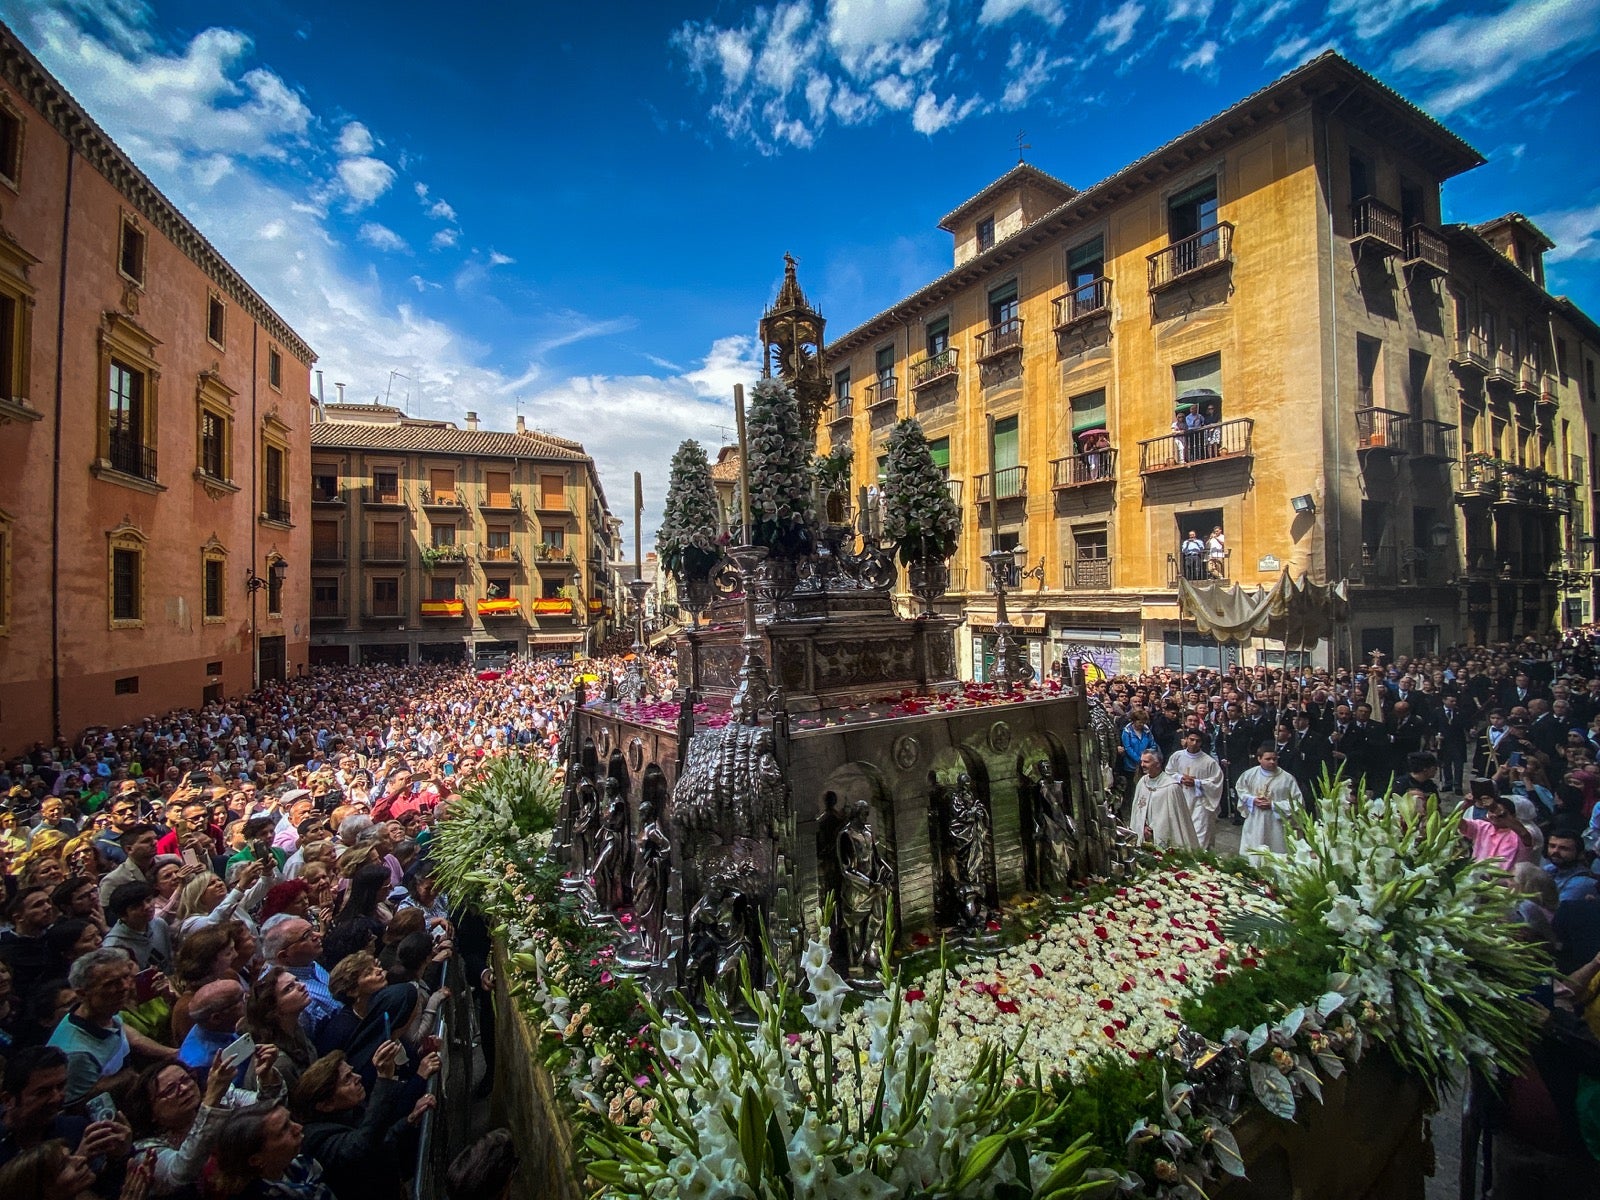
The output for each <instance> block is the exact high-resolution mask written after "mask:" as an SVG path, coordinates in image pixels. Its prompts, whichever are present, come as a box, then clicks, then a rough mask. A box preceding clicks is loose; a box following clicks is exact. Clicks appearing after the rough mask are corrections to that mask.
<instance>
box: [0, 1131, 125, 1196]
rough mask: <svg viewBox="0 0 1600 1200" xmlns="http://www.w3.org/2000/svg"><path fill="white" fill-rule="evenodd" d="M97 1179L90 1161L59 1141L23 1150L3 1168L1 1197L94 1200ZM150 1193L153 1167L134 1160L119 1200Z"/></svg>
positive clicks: (54, 1140)
mask: <svg viewBox="0 0 1600 1200" xmlns="http://www.w3.org/2000/svg"><path fill="white" fill-rule="evenodd" d="M94 1182H95V1176H94V1171H93V1170H92V1169H91V1168H90V1166H89V1163H88V1160H87V1159H85V1158H84V1157H83V1155H81V1154H76V1153H74V1152H73V1151H72V1150H70V1149H68V1148H67V1144H66V1143H65V1142H63V1141H62V1140H61V1139H60V1138H55V1139H53V1140H52V1141H48V1142H44V1143H42V1144H41V1145H38V1146H35V1147H34V1148H33V1149H31V1150H24V1151H23V1152H22V1153H21V1154H19V1155H17V1156H16V1157H15V1158H13V1159H12V1160H11V1161H10V1162H8V1163H6V1165H5V1166H3V1167H0V1196H5V1197H8V1198H9V1197H12V1196H16V1197H19V1198H20V1197H26V1198H27V1200H95V1192H94ZM149 1193H150V1168H149V1166H148V1165H146V1164H145V1163H144V1162H143V1161H141V1160H135V1162H134V1164H133V1166H132V1167H130V1168H129V1169H128V1173H127V1175H125V1176H124V1177H123V1184H122V1192H121V1193H120V1200H144V1197H145V1196H147V1195H149Z"/></svg>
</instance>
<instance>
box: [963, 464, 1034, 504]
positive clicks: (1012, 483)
mask: <svg viewBox="0 0 1600 1200" xmlns="http://www.w3.org/2000/svg"><path fill="white" fill-rule="evenodd" d="M994 475H995V492H994V498H995V499H996V500H1020V499H1021V498H1022V497H1024V496H1026V495H1027V494H1028V468H1027V467H1001V468H1000V469H999V470H998V471H996V472H995V473H994ZM973 482H974V483H975V484H976V485H977V493H978V494H977V503H979V504H987V503H988V502H989V476H988V475H987V474H984V475H975V476H973Z"/></svg>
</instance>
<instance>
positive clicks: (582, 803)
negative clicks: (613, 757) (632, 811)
mask: <svg viewBox="0 0 1600 1200" xmlns="http://www.w3.org/2000/svg"><path fill="white" fill-rule="evenodd" d="M572 809H573V812H572V846H573V850H574V852H575V857H574V859H573V865H574V866H575V867H577V868H578V873H579V874H580V875H587V874H588V873H589V867H590V864H591V863H593V862H594V852H595V842H596V840H597V839H598V837H599V833H600V797H599V795H598V794H597V793H596V792H595V790H594V781H593V780H591V779H589V778H587V777H583V778H580V779H579V780H578V789H577V792H576V793H575V794H574V795H573V798H572Z"/></svg>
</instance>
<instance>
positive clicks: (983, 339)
mask: <svg viewBox="0 0 1600 1200" xmlns="http://www.w3.org/2000/svg"><path fill="white" fill-rule="evenodd" d="M1014 350H1015V351H1017V352H1019V353H1020V352H1021V350H1022V318H1021V317H1007V318H1006V319H1005V320H1004V321H1001V322H999V323H998V324H996V325H991V326H989V328H987V329H985V330H983V331H981V332H980V333H979V334H978V361H979V362H989V361H990V360H991V359H995V358H999V357H1000V356H1001V355H1002V354H1009V353H1011V352H1012V351H1014Z"/></svg>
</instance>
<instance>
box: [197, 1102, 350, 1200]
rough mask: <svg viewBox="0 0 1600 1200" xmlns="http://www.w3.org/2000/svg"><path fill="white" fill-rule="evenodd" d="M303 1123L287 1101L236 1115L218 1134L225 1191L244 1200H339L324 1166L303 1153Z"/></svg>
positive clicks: (218, 1179) (221, 1192)
mask: <svg viewBox="0 0 1600 1200" xmlns="http://www.w3.org/2000/svg"><path fill="white" fill-rule="evenodd" d="M302 1134H303V1131H302V1130H301V1128H300V1126H299V1125H298V1124H296V1123H295V1120H294V1118H293V1117H291V1116H290V1115H289V1110H288V1109H287V1108H284V1107H283V1105H281V1104H254V1105H251V1106H250V1107H249V1108H242V1109H240V1110H239V1111H237V1112H235V1113H233V1114H232V1115H230V1116H229V1117H228V1119H227V1121H225V1122H224V1123H223V1126H222V1133H221V1135H220V1136H219V1137H218V1138H217V1148H216V1162H217V1173H216V1175H215V1176H214V1177H213V1179H212V1187H213V1189H214V1190H215V1193H216V1195H218V1196H220V1197H229V1198H232V1197H238V1198H240V1200H268V1198H269V1197H270V1198H271V1200H336V1197H335V1196H334V1194H333V1192H332V1190H331V1189H329V1187H328V1185H327V1184H325V1183H323V1182H322V1168H321V1167H320V1166H319V1165H318V1164H317V1163H316V1162H315V1161H314V1160H313V1159H311V1158H308V1157H306V1156H305V1155H303V1154H301V1153H300V1147H301V1144H302Z"/></svg>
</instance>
